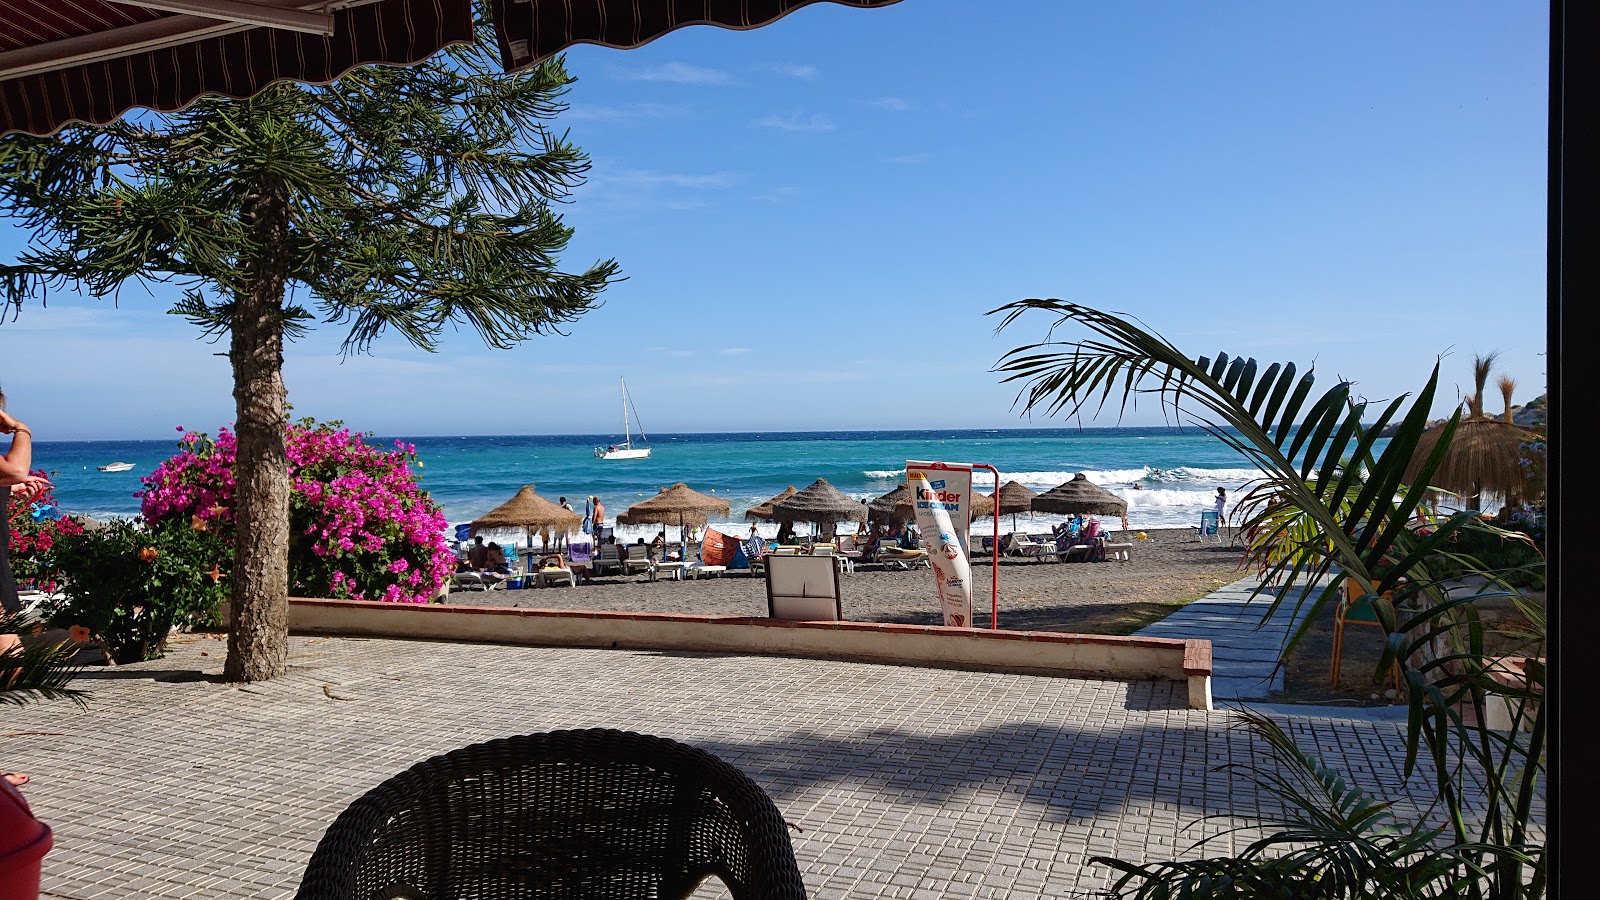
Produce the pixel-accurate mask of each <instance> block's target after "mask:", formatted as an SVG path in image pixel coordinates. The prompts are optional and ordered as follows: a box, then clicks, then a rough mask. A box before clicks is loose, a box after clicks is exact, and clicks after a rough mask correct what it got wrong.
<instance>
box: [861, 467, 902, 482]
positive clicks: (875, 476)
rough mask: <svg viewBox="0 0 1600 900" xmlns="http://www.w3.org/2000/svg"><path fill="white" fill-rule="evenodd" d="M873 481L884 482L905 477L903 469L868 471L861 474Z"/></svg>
mask: <svg viewBox="0 0 1600 900" xmlns="http://www.w3.org/2000/svg"><path fill="white" fill-rule="evenodd" d="M861 474H862V475H864V476H866V477H867V478H869V479H871V480H873V481H885V480H887V479H890V478H904V477H906V470H905V469H868V470H867V471H865V472H862V473H861Z"/></svg>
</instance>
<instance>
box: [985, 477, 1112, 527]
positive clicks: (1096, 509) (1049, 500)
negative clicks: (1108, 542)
mask: <svg viewBox="0 0 1600 900" xmlns="http://www.w3.org/2000/svg"><path fill="white" fill-rule="evenodd" d="M1002 490H1003V489H1002ZM1030 506H1031V508H1032V509H1034V510H1035V511H1037V512H1048V513H1062V514H1064V515H1069V516H1070V515H1089V516H1126V515H1127V514H1128V501H1126V500H1124V499H1122V498H1121V497H1118V496H1117V495H1116V494H1113V493H1111V492H1110V491H1108V490H1106V489H1105V488H1103V487H1100V486H1099V485H1097V484H1095V483H1094V482H1092V481H1090V480H1089V478H1088V476H1086V475H1084V474H1083V473H1082V472H1079V473H1078V474H1076V475H1074V476H1072V480H1071V481H1069V482H1067V483H1066V484H1060V485H1057V486H1055V487H1053V488H1051V489H1050V490H1048V491H1045V492H1044V493H1042V494H1040V495H1039V496H1037V497H1034V498H1033V501H1032V502H1031V504H1030Z"/></svg>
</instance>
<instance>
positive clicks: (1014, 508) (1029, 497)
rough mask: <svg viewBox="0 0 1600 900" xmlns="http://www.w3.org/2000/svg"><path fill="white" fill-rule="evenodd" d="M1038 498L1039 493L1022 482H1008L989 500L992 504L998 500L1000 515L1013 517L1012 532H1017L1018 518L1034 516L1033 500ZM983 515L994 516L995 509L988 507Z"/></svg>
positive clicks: (975, 513)
mask: <svg viewBox="0 0 1600 900" xmlns="http://www.w3.org/2000/svg"><path fill="white" fill-rule="evenodd" d="M1037 496H1039V494H1038V493H1037V492H1035V491H1034V490H1033V489H1031V488H1029V487H1028V486H1027V485H1025V484H1023V483H1022V482H1020V481H1008V482H1006V483H1005V484H1004V485H1003V486H1002V487H1001V488H1000V490H998V491H996V492H995V494H994V496H993V497H990V498H988V499H989V502H990V503H994V502H995V501H996V499H998V501H999V503H1000V515H1002V516H1010V517H1011V530H1012V531H1015V530H1016V529H1017V516H1019V515H1023V514H1027V515H1032V514H1033V500H1034V498H1035V497H1037ZM983 514H984V515H986V516H992V515H994V508H993V507H987V508H986V509H985V510H984V513H983ZM973 515H974V516H976V515H977V512H976V510H974V512H973Z"/></svg>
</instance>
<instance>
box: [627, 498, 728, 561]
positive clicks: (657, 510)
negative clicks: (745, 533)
mask: <svg viewBox="0 0 1600 900" xmlns="http://www.w3.org/2000/svg"><path fill="white" fill-rule="evenodd" d="M730 508H731V507H730V504H729V503H728V501H726V500H723V499H722V498H720V497H713V496H711V495H710V494H702V493H700V492H699V491H697V490H694V489H692V488H690V487H689V486H688V485H687V484H684V483H683V482H681V481H680V482H678V483H677V484H674V485H672V486H671V487H664V488H662V489H661V492H660V493H659V494H656V495H655V496H654V497H651V498H650V499H648V500H640V501H639V502H638V503H635V504H634V505H632V506H630V507H628V508H627V509H625V510H623V511H622V513H621V514H619V515H618V516H617V524H619V525H643V524H645V523H647V522H655V523H658V524H661V525H673V524H676V525H677V526H678V540H679V543H680V545H681V546H682V548H683V550H684V554H685V556H687V555H688V549H689V538H688V535H687V534H686V533H685V531H684V526H685V525H693V526H695V527H696V528H699V527H702V526H704V525H705V524H706V522H707V521H709V519H708V516H710V515H711V514H716V515H720V516H722V517H723V518H727V517H728V512H729V510H730Z"/></svg>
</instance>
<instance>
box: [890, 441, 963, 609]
mask: <svg viewBox="0 0 1600 900" xmlns="http://www.w3.org/2000/svg"><path fill="white" fill-rule="evenodd" d="M906 483H907V484H908V486H909V487H910V488H911V502H912V507H913V509H914V510H915V512H916V516H917V529H918V530H919V531H921V532H922V544H923V546H925V547H927V549H928V562H929V564H930V567H931V568H932V569H933V577H934V583H935V586H936V587H937V589H938V592H939V609H940V611H941V612H943V613H944V623H945V624H946V625H953V626H955V627H957V628H971V627H972V561H971V560H969V559H968V558H967V532H968V530H969V529H970V528H971V525H972V464H971V463H944V462H919V461H916V460H906Z"/></svg>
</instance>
